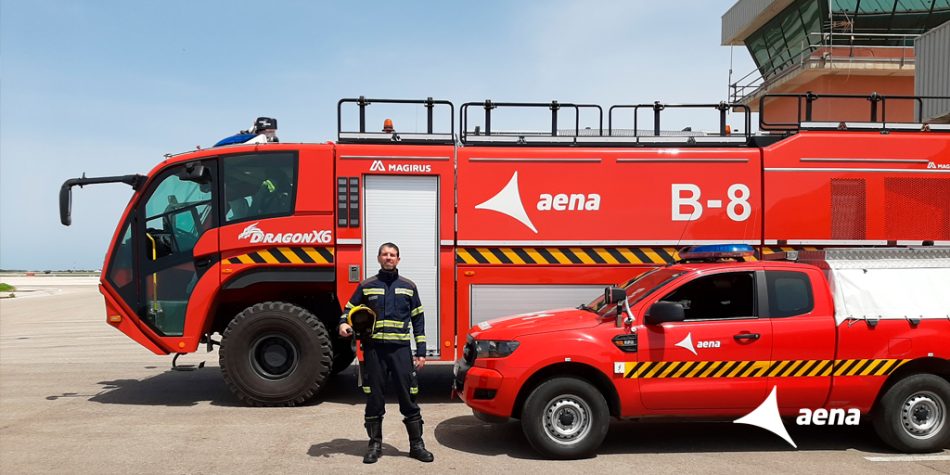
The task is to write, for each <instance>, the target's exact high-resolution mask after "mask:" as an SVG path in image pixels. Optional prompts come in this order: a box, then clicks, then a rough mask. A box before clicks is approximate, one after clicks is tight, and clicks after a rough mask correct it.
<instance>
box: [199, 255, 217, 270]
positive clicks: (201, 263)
mask: <svg viewBox="0 0 950 475" xmlns="http://www.w3.org/2000/svg"><path fill="white" fill-rule="evenodd" d="M212 260H213V259H211V258H210V257H205V258H204V259H198V260H196V261H195V267H196V268H198V269H202V268H205V267H208V266H210V265H211V262H212Z"/></svg>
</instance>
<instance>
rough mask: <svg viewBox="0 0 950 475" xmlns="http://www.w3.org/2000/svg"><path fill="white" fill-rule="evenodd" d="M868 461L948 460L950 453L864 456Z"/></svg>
mask: <svg viewBox="0 0 950 475" xmlns="http://www.w3.org/2000/svg"><path fill="white" fill-rule="evenodd" d="M864 459H865V460H868V461H870V462H937V461H944V460H950V455H894V456H890V457H864Z"/></svg>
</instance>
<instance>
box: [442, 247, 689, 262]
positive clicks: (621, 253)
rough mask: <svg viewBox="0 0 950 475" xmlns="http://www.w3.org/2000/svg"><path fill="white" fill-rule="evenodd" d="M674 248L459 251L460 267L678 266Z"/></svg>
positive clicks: (522, 248)
mask: <svg viewBox="0 0 950 475" xmlns="http://www.w3.org/2000/svg"><path fill="white" fill-rule="evenodd" d="M678 258H679V255H678V254H677V253H676V248H672V247H460V248H458V249H456V251H455V262H456V263H458V264H503V265H552V264H553V265H612V264H656V265H665V264H670V263H673V262H676V260H677V259H678Z"/></svg>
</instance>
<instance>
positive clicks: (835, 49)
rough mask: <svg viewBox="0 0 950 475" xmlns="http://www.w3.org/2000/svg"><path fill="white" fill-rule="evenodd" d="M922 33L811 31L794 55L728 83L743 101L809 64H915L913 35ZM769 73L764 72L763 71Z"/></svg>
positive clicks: (731, 93) (731, 95)
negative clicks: (797, 52)
mask: <svg viewBox="0 0 950 475" xmlns="http://www.w3.org/2000/svg"><path fill="white" fill-rule="evenodd" d="M918 36H920V35H919V34H889V33H810V34H809V39H810V40H811V41H809V43H808V44H807V45H806V44H805V42H804V41H803V42H802V52H801V53H800V54H798V55H796V56H794V57H791V58H787V59H783V58H782V57H776V58H773V59H772V60H771V61H770V62H769V63H767V64H766V65H764V66H763V67H762V68H757V69H755V70H753V71H751V72H749V73H748V74H746V75H745V76H742V77H741V78H739V79H738V80H736V81H735V82H732V83H730V84H729V99H730V102H733V103H741V102H744V101H745V100H747V99H749V98H752V97H755V96H757V95H759V94H760V93H761V92H762V91H764V90H767V89H769V88H770V86H772V85H773V84H775V83H777V82H780V81H781V80H783V79H785V78H786V77H788V76H790V75H792V74H794V73H796V72H798V71H802V70H806V69H810V68H829V69H830V68H834V67H836V65H838V67H844V66H847V65H854V64H860V63H876V64H880V63H889V64H894V65H897V66H898V67H901V68H903V67H905V66H908V65H912V64H914V61H915V57H914V39H916V38H917V37H918ZM763 70H764V71H766V74H764V75H763V74H762V71H763Z"/></svg>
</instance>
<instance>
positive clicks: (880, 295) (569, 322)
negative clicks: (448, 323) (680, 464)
mask: <svg viewBox="0 0 950 475" xmlns="http://www.w3.org/2000/svg"><path fill="white" fill-rule="evenodd" d="M695 251H696V252H694V253H692V254H689V253H681V258H685V259H684V260H681V261H680V262H678V263H676V264H673V265H669V266H666V267H660V268H656V269H653V270H650V271H648V272H646V273H643V274H641V275H639V276H637V277H636V278H634V279H632V280H630V281H629V282H626V283H625V284H623V285H622V286H620V287H610V288H608V289H607V291H606V292H605V295H604V296H603V297H600V298H598V299H597V300H595V301H593V302H592V303H590V304H589V305H581V306H580V307H578V308H576V309H560V310H551V311H544V312H536V313H531V314H523V315H516V316H513V317H508V318H503V319H499V320H494V321H489V322H484V323H482V324H480V325H478V326H476V327H474V328H472V330H471V331H470V332H469V334H468V337H467V342H466V344H465V349H464V354H463V358H461V359H459V360H458V361H457V362H456V367H455V382H454V389H455V392H456V393H457V394H459V395H460V397H461V398H462V399H463V400H464V401H465V403H466V404H468V405H469V406H470V407H471V408H472V409H473V412H474V413H475V415H476V416H477V417H479V418H480V419H483V420H486V421H491V422H500V421H506V420H508V419H509V418H515V419H520V421H521V425H522V428H523V431H524V434H525V436H526V438H527V439H528V441H529V442H530V443H531V445H532V446H533V447H534V448H535V449H537V450H538V451H539V452H541V453H542V454H544V455H545V456H548V457H551V458H563V459H571V458H579V457H586V456H590V455H592V454H593V453H594V452H595V451H596V449H597V448H598V446H599V445H600V443H601V442H602V441H603V439H604V437H605V435H606V433H607V428H608V423H609V420H610V418H611V417H614V418H621V419H640V418H648V417H673V418H679V417H682V418H704V419H709V418H724V419H734V418H739V417H742V416H745V415H747V414H749V413H750V411H753V410H756V408H759V407H760V406H761V405H763V404H764V402H766V400H767V398H769V397H771V396H770V394H772V393H774V395H775V396H774V400H775V401H776V402H777V411H778V413H779V414H781V416H782V417H784V418H786V420H787V421H789V420H792V419H794V420H795V421H798V423H802V418H803V417H804V418H805V419H808V418H809V417H812V415H813V416H814V422H815V423H816V424H822V423H828V422H830V423H833V424H835V423H838V424H840V423H848V424H852V423H856V422H857V419H859V418H860V417H862V416H865V415H867V416H868V417H871V418H872V419H873V422H874V427H875V428H876V430H877V432H878V434H879V435H880V437H881V439H883V441H884V442H885V443H887V444H888V445H890V446H892V447H894V448H896V449H898V450H901V451H905V452H926V451H936V450H941V449H944V448H946V447H948V445H950V422H948V408H950V292H948V289H950V250H948V249H945V248H932V247H931V248H916V249H856V250H825V251H818V252H814V253H812V254H813V255H811V256H807V255H804V254H803V255H799V256H797V262H796V261H794V260H788V259H786V260H761V261H757V260H751V261H749V262H746V261H745V258H743V257H742V256H745V255H747V254H750V252H749V251H751V249H749V250H748V251H746V250H742V249H730V250H728V252H727V253H725V254H723V253H722V250H721V249H713V250H712V251H709V250H708V249H696V250H695ZM736 257H738V259H735V260H734V261H729V260H728V258H736ZM791 257H792V258H794V257H796V256H791ZM804 262H809V263H808V264H806V263H804ZM836 412H837V413H839V414H845V413H847V414H848V415H849V416H851V417H849V418H848V419H847V421H846V422H845V418H843V417H838V418H837V420H836V419H835V418H834V417H831V418H828V419H825V415H826V414H831V415H834V414H835V413H836ZM793 416H796V417H793ZM776 419H778V417H776ZM792 423H794V422H792ZM750 430H757V429H753V428H750ZM787 440H789V439H787ZM789 441H790V440H789ZM790 442H791V441H790Z"/></svg>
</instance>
